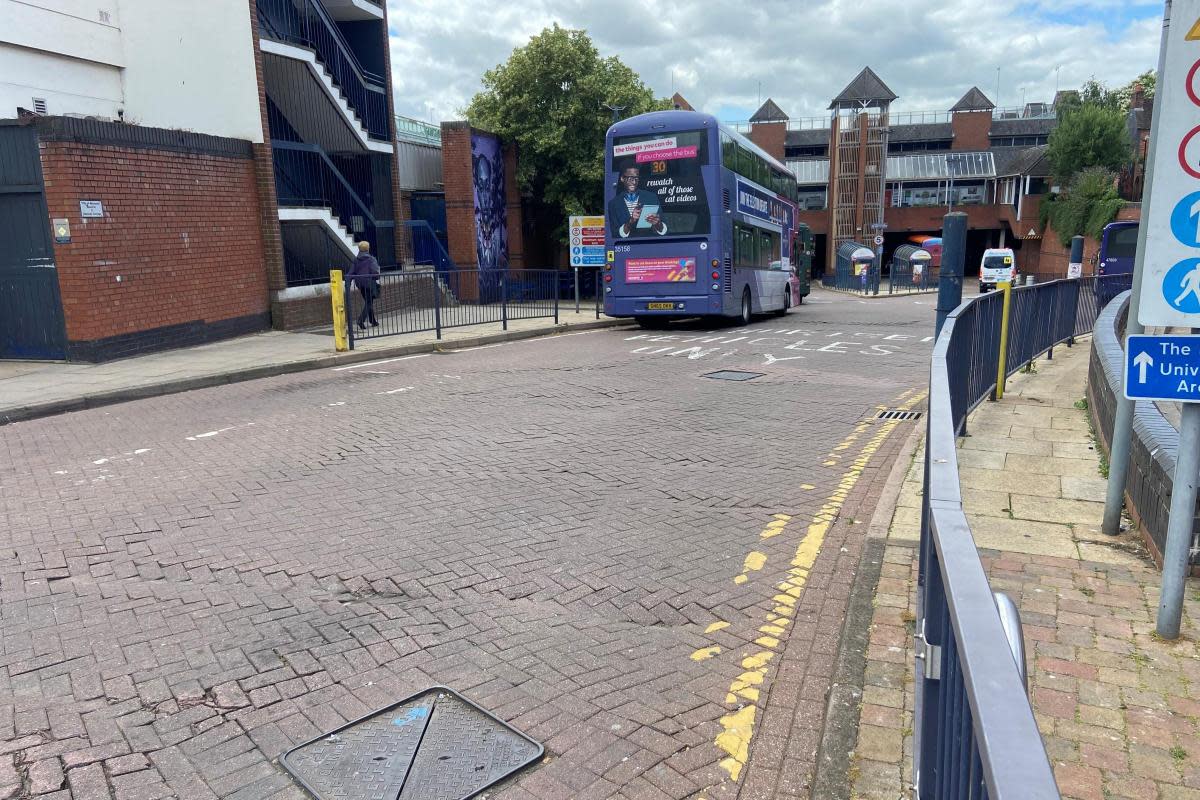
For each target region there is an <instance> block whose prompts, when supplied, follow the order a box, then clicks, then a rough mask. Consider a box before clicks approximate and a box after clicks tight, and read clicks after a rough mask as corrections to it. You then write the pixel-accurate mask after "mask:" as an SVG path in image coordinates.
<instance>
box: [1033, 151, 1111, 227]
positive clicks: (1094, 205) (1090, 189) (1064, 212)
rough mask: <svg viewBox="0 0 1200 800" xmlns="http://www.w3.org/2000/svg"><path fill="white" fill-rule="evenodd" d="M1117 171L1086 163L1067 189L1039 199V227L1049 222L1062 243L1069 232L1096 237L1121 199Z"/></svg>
mask: <svg viewBox="0 0 1200 800" xmlns="http://www.w3.org/2000/svg"><path fill="white" fill-rule="evenodd" d="M1115 183H1116V175H1114V174H1113V173H1112V172H1111V171H1109V170H1107V169H1104V168H1103V167H1089V168H1087V169H1085V170H1083V171H1081V172H1080V173H1079V174H1078V175H1076V176H1075V178H1074V179H1073V180H1072V181H1071V183H1070V185H1069V186H1068V187H1067V191H1066V192H1064V193H1063V194H1062V195H1059V196H1054V195H1052V196H1050V197H1047V198H1046V199H1045V200H1043V201H1042V205H1041V207H1040V209H1039V211H1038V214H1039V218H1040V220H1039V221H1040V223H1041V226H1042V228H1043V229H1044V228H1045V227H1046V223H1047V222H1049V223H1050V224H1051V225H1053V226H1054V232H1055V233H1057V234H1058V239H1059V241H1060V242H1062V244H1063V246H1064V247H1067V246H1069V245H1070V244H1071V237H1072V236H1091V237H1092V238H1093V239H1099V238H1100V235H1101V233H1103V231H1104V226H1105V225H1107V224H1108V223H1110V222H1112V221H1113V220H1114V219H1116V217H1117V212H1118V211H1120V210H1121V206H1122V205H1123V204H1124V201H1122V200H1121V198H1120V197H1119V196H1118V195H1117V190H1116V188H1115Z"/></svg>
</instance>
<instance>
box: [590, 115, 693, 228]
mask: <svg viewBox="0 0 1200 800" xmlns="http://www.w3.org/2000/svg"><path fill="white" fill-rule="evenodd" d="M707 143H708V133H707V132H706V131H676V132H672V133H655V134H642V135H638V136H622V137H618V138H616V139H614V140H613V150H612V167H613V175H612V176H611V177H612V180H613V183H614V184H615V188H614V190H613V194H612V199H611V200H610V201H609V203H608V206H607V208H606V211H607V214H606V216H607V217H608V227H609V231H610V232H611V233H612V235H613V237H614V238H630V237H638V238H646V237H651V236H656V235H661V236H678V235H681V234H682V235H692V234H706V233H708V232H709V227H710V223H709V211H708V198H707V196H706V194H705V191H704V180H703V177H702V176H701V173H700V167H701V166H703V165H704V164H707V163H708V146H707ZM635 209H636V210H637V212H636V213H638V214H639V215H644V219H642V220H641V221H640V222H639V223H637V224H634V225H629V224H628V223H629V221H630V218H631V216H632V214H633V213H634V212H635ZM655 210H656V211H657V213H653V212H655ZM652 214H653V216H654V217H655V218H656V219H658V220H661V222H662V223H663V225H664V226H665V228H662V229H656V228H655V227H654V226H653V225H650V224H646V221H647V220H648V219H649V217H650V216H651V215H652ZM660 230H661V233H660Z"/></svg>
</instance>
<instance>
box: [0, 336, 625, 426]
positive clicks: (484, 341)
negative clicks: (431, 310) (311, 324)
mask: <svg viewBox="0 0 1200 800" xmlns="http://www.w3.org/2000/svg"><path fill="white" fill-rule="evenodd" d="M629 324H630V323H629V320H625V319H601V320H596V321H595V322H582V323H567V322H564V323H560V324H558V325H556V326H554V327H552V328H533V329H530V330H524V331H506V332H504V333H491V334H486V335H483V336H475V337H471V338H466V339H456V340H455V341H454V342H453V343H452V344H451V343H445V342H436V341H435V342H421V343H417V344H405V345H397V346H395V347H381V348H378V349H373V350H369V351H363V350H359V351H351V352H348V353H336V354H330V355H326V356H315V357H312V358H303V359H298V360H296V361H285V362H281V363H277V364H264V365H261V366H256V367H247V368H245V369H236V370H230V371H229V372H220V373H212V374H209V375H197V376H195V377H190V378H180V379H178V380H170V381H162V382H160V383H152V384H144V385H141V386H130V387H127V388H122V389H114V390H112V391H107V392H96V393H95V394H85V395H81V396H79V397H72V398H68V399H66V400H53V401H49V402H46V403H37V404H32V405H26V406H18V407H15V408H10V409H6V410H2V411H0V426H3V425H8V424H10V423H13V422H26V421H28V420H33V419H39V418H41V417H50V416H54V415H56V414H66V413H68V412H71V411H83V410H84V409H89V408H100V407H102V406H110V405H115V404H117V403H125V402H129V401H132V400H144V399H146V398H148V397H161V396H162V395H168V394H178V393H180V392H190V391H192V390H194V389H208V388H211V387H214V386H224V385H226V384H230V383H241V382H243V381H253V380H258V379H260V378H272V377H276V376H279V375H289V374H292V373H295V372H307V371H310V370H316V369H327V368H329V367H341V366H348V365H352V364H359V363H362V362H366V361H377V360H379V359H384V358H395V357H398V356H407V355H415V354H419V353H445V352H451V351H453V350H461V349H464V348H468V347H481V346H483V345H489V344H499V343H503V342H514V341H520V340H522V339H535V338H538V337H542V336H554V335H556V334H560V333H567V332H575V331H587V330H599V329H602V328H615V327H623V326H628V325H629ZM331 341H332V340H331Z"/></svg>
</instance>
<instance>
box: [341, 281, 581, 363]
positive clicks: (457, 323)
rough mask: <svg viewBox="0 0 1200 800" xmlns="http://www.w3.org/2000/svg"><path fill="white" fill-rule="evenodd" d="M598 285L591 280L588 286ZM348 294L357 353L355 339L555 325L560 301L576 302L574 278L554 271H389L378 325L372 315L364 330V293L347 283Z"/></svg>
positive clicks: (376, 306)
mask: <svg viewBox="0 0 1200 800" xmlns="http://www.w3.org/2000/svg"><path fill="white" fill-rule="evenodd" d="M568 279H569V280H568ZM581 279H582V278H581ZM598 284H599V282H598V281H596V279H595V278H594V277H593V278H592V281H591V283H590V285H592V286H598ZM344 291H345V303H346V327H347V329H348V332H349V334H350V347H351V349H353V348H354V342H355V341H356V340H363V339H376V338H380V337H383V336H397V335H401V334H406V333H420V332H423V331H435V332H436V334H437V338H439V339H440V338H442V331H444V330H446V329H448V328H461V327H465V326H468V325H488V324H496V323H499V324H500V326H501V328H502V329H503V330H508V323H509V322H511V321H513V320H521V319H544V318H550V317H553V318H554V322H555V323H556V324H557V323H558V320H559V311H560V309H561V308H562V301H563V300H565V299H566V298H568V297H570V298H571V299H572V301H573V298H574V279H573V276H572V275H571V273H570V272H566V271H564V270H556V269H513V268H509V269H498V270H486V269H485V270H479V269H451V270H425V271H420V272H414V271H407V270H406V271H386V270H385V271H384V273H383V274H382V275H380V276H379V279H378V285H377V289H376V295H375V297H374V301H373V310H374V312H375V320H376V322H377V324H376V325H371V324H370V319H369V315H368V319H366V320H364V322H365V323H366V325H365V327H359V326H358V321H359V320H360V319H361V318H362V317H363V316H364V315H363V311H364V306H365V299H364V296H363V292H362V291H361V290H360V289H358V288H357V286H356V284H355V282H354V279H353V278H347V279H346V281H345V286H344ZM592 294H593V297H591V298H590V299H589V300H590V305H592V306H593V307H594V310H595V314H596V318H597V319H599V318H600V300H599V293H597V292H592Z"/></svg>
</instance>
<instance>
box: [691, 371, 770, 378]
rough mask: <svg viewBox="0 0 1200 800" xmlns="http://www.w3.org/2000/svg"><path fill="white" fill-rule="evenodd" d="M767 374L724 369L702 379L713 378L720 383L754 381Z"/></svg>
mask: <svg viewBox="0 0 1200 800" xmlns="http://www.w3.org/2000/svg"><path fill="white" fill-rule="evenodd" d="M765 374H766V373H765V372H743V371H741V370H740V369H723V370H719V371H718V372H710V373H708V374H707V375H701V376H700V377H702V378H712V379H713V380H718V381H752V380H754V379H755V378H761V377H762V376H763V375H765Z"/></svg>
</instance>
